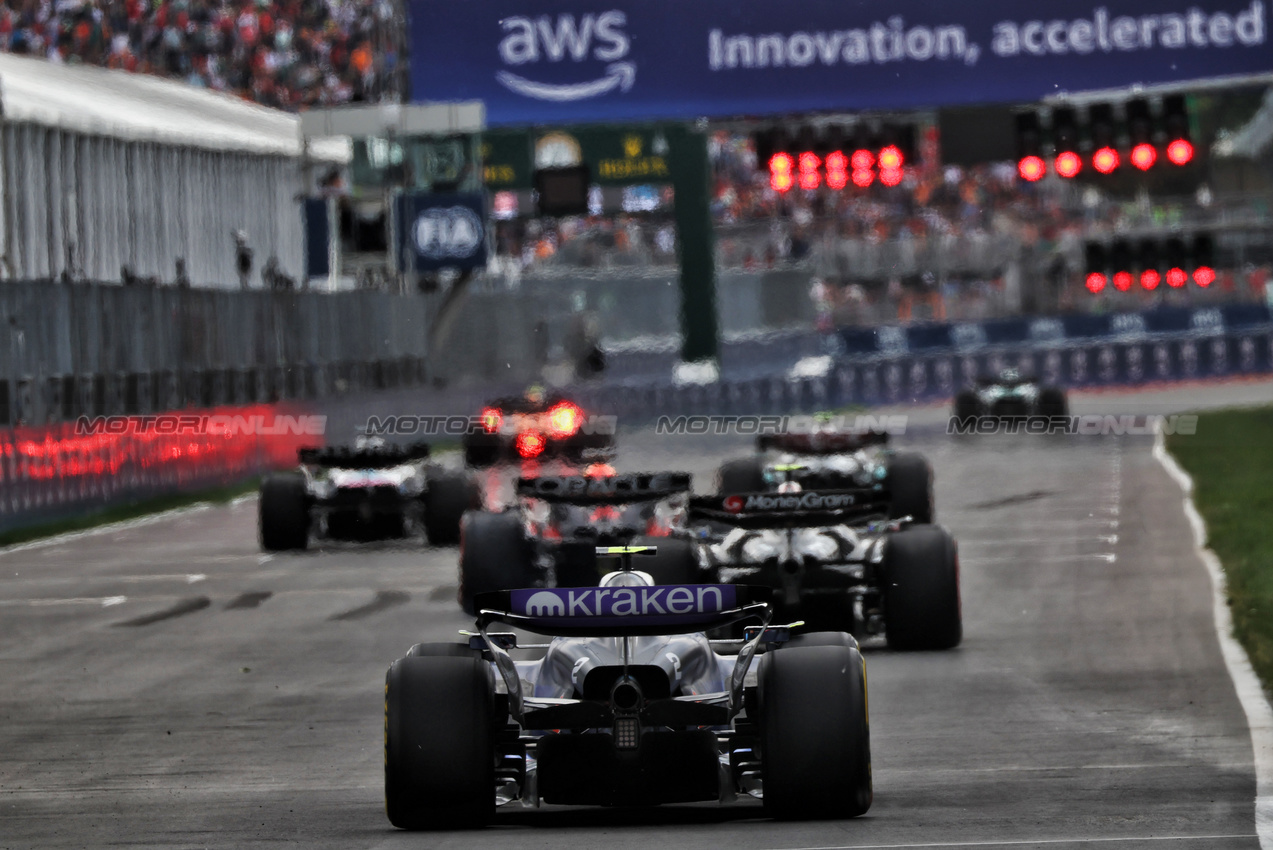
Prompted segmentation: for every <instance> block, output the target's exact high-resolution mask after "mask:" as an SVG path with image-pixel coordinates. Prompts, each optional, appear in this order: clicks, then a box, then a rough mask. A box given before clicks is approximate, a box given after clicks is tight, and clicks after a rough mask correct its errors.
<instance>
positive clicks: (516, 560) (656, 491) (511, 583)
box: [458, 465, 697, 614]
mask: <svg viewBox="0 0 1273 850" xmlns="http://www.w3.org/2000/svg"><path fill="white" fill-rule="evenodd" d="M598 467H600V468H601V469H602V470H603V471H601V472H595V473H594V471H593V470H592V469H589V470H586V472H589V473H590V474H583V475H573V474H565V475H540V476H522V477H520V478H518V479H517V481H516V484H515V493H516V499H515V501H514V502H513V504H511V505H508V506H506V507H505V509H504V510H502V511H485V510H482V511H469V512H468V513H466V514H465V515H464V517H463V519H462V520H461V523H460V529H461V533H460V562H459V592H458V596H459V601H460V606H461V607H462V608H463V609H464V610H465V611H466V612H468V613H470V614H473V613H476V609H475V608H474V607H473V606H474V598H475V597H476V596H477V595H478V594H481V593H486V592H489V591H492V590H505V589H508V588H514V587H531V586H536V587H586V586H593V587H595V586H596V584H597V582H598V581H600V579H601V577H602V575H604V574H605V573H606V572H607V571H608V570H607V569H606V568H605V564H604V563H600V564H599V562H598V560H597V557H596V554H595V552H596V547H597V546H601V545H610V546H614V545H628V544H634V543H639V542H643V541H652V540H658V541H659V542H660V546H659V550H658V555H657V556H656V557H654V558H652V559H651V560H650V561H649V562H648V563H647V566H646V571H647V572H650V573H652V574H653V575H654V576H655V577H656V578H657V579H658V581H660V582H661V583H668V584H675V583H681V582H686V581H692V580H693V579H694V577H695V576H696V575H697V567H696V565H695V564H694V562H693V557H694V556H693V552H692V550H691V546H690V542H689V541H688V540H686V539H684V538H680V537H669V536H668V535H669V534H670V533H671V531H672V529H673V528H675V527H677V526H678V525H681V524H683V522H684V518H685V505H686V500H687V499H688V497H689V492H690V488H691V484H692V481H691V477H690V475H689V473H686V472H656V473H623V474H617V473H614V471H613V469H611V468H609V467H608V466H602V465H598Z"/></svg>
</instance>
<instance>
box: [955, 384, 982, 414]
mask: <svg viewBox="0 0 1273 850" xmlns="http://www.w3.org/2000/svg"><path fill="white" fill-rule="evenodd" d="M980 414H981V400H980V399H978V398H977V394H976V393H975V392H973V391H972V390H961V391H960V392H959V394H958V395H956V396H955V418H956V419H968V418H969V417H972V416H979V415H980Z"/></svg>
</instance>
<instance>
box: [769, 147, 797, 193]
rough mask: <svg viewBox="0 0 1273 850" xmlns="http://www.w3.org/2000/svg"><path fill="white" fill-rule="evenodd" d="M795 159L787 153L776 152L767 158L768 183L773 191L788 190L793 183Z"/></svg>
mask: <svg viewBox="0 0 1273 850" xmlns="http://www.w3.org/2000/svg"><path fill="white" fill-rule="evenodd" d="M795 170H796V161H795V160H794V159H792V157H791V154H789V153H776V154H774V155H773V156H771V157H770V158H769V185H770V186H772V187H773V190H774V191H775V192H790V191H791V187H792V186H794V185H795V182H796V178H795Z"/></svg>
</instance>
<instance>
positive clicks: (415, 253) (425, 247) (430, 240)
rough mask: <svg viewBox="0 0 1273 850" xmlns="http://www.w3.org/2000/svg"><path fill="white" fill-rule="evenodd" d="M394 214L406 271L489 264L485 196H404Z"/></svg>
mask: <svg viewBox="0 0 1273 850" xmlns="http://www.w3.org/2000/svg"><path fill="white" fill-rule="evenodd" d="M394 215H395V216H396V218H397V233H398V234H399V247H400V249H401V262H402V268H403V269H406V270H409V271H410V270H414V271H436V270H437V269H445V268H452V269H472V268H480V267H482V266H485V265H486V199H485V196H483V195H479V194H469V195H456V194H446V195H443V194H438V195H433V194H428V193H424V192H418V193H414V194H405V195H400V196H398V199H397V203H396V204H395V205H394Z"/></svg>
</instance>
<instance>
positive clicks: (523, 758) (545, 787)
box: [384, 547, 872, 830]
mask: <svg viewBox="0 0 1273 850" xmlns="http://www.w3.org/2000/svg"><path fill="white" fill-rule="evenodd" d="M642 552H650V553H653V555H654V557H655V558H657V556H658V555H657V553H656V552H654V550H653V549H650V548H649V547H636V548H635V549H626V550H625V551H624V552H622V553H621V557H622V559H623V560H622V561H621V563H622V565H623V568H622V569H620V570H617V571H615V572H613V573H610V574H608V575H606V576H605V577H603V578H602V579H601V581H600V586H599V587H590V588H525V589H513V590H505V591H500V592H495V593H487V594H483V595H480V596H479V597H478V598H477V600H476V602H477V608H478V611H479V614H478V615H477V624H476V633H475V634H471V635H470V636H469V639H468V641H467V642H465V643H455V644H446V643H431V644H429V643H426V644H417V645H416V646H413V647H412V648H411V650H410V651H409V652H408V653H407V655H406V656H405V657H403V658H400V659H398V660H397V661H395V662H393V664H392V666H390V668H389V671H388V673H387V675H386V680H385V734H384V748H385V749H384V765H385V804H386V809H387V811H388V815H389V821H390V822H391V823H392V824H393V825H394V826H397V827H400V828H403V829H415V830H419V829H453V828H457V827H460V828H462V827H475V826H483V825H485V824H488V823H490V822H491V821H492V820H493V819H494V815H495V809H496V807H498V806H503V805H509V804H520V805H521V806H525V807H536V806H538V805H539V804H540V803H541V802H544V803H557V804H565V805H592V806H651V805H656V804H663V803H688V802H697V801H728V800H731V799H734V798H735V797H736V796H739V795H750V796H753V797H760V798H762V799H763V800H764V805H765V810H766V812H767V813H768V814H770V815H772V816H775V817H779V818H846V817H856V816H858V815H861V814H863V813H864V812H866V811H867V809H868V808H870V806H871V802H872V786H871V740H870V721H869V718H868V716H867V692H866V662H865V661H864V660H863V658H862V655H861V653H860V652H859V650H858V646H857V642H856V641H855V640H854V639H853V637H852V636H851V635H848V634H845V633H843V632H827V633H813V634H803V635H801V634H792V630H791V627H789V626H776V627H775V626H770V625H769V621H770V617H771V610H770V609H769V607H768V606H767V605H766V604H765V599H766V598H767V596H768V595H769V591H768V589H767V588H754V587H747V586H744V585H734V584H713V585H695V584H674V585H658V584H655V582H654V580H653V579H652V578H651V576H650V575H649V574H648V573H645V572H643V571H636V570H633V569H632V568H631V566H630V564H629V563H628V562H627V559H628V558H631V557H632V556H633V555H640V554H641V553H642ZM600 554H604V555H609V554H612V552H611V550H609V549H606V550H603V551H602V552H601V553H600ZM644 560H647V561H648V560H651V559H648V558H647V559H644ZM747 618H751V619H753V620H755V621H758V622H759V625H757V626H756V627H755V628H754V629H752V630H751V632H750V633H748V634H747V635H746V636H745V640H743V641H737V640H734V641H710V640H709V639H708V638H707V636H706V634H704V632H706V631H707V630H709V629H714V628H721V627H726V626H728V625H729V624H731V623H735V622H738V621H741V620H744V619H747ZM499 622H503V623H507V624H509V625H512V626H516V627H517V628H519V629H524V630H526V631H530V632H535V633H538V634H543V635H549V636H552V637H551V640H550V641H549V642H548V644H547V645H546V646H544V645H541V646H539V647H537V648H532V649H528V650H521V649H518V647H517V637H516V635H514V634H512V633H500V632H495V631H492V630H491V627H492V626H493V625H495V624H496V623H499Z"/></svg>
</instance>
